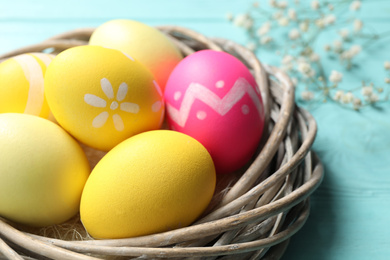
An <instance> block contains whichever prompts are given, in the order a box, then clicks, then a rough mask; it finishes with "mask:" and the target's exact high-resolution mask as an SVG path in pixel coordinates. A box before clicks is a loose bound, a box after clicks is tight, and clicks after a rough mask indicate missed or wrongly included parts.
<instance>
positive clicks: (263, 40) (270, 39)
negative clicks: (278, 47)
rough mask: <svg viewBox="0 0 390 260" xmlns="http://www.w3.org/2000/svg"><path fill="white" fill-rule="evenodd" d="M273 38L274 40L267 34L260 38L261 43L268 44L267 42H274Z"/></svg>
mask: <svg viewBox="0 0 390 260" xmlns="http://www.w3.org/2000/svg"><path fill="white" fill-rule="evenodd" d="M272 40H273V39H272V37H270V36H268V35H265V36H263V37H261V38H260V44H261V45H266V44H268V43H270V42H272Z"/></svg>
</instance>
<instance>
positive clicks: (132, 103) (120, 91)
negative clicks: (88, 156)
mask: <svg viewBox="0 0 390 260" xmlns="http://www.w3.org/2000/svg"><path fill="white" fill-rule="evenodd" d="M45 88H46V97H47V101H48V103H49V106H50V109H51V110H52V113H53V115H54V116H55V118H56V119H57V121H58V123H59V124H60V125H61V126H62V127H63V128H64V129H65V130H66V131H68V132H69V133H70V134H71V135H73V136H74V137H75V138H76V139H78V140H79V141H80V142H82V143H84V144H86V145H88V146H90V147H92V148H95V149H98V150H102V151H108V150H110V149H111V148H113V147H114V146H115V145H117V144H119V143H120V142H122V141H123V140H125V139H127V138H129V137H130V136H133V135H135V134H138V133H141V132H143V131H148V130H154V129H159V128H160V126H161V124H162V121H163V117H164V100H163V94H162V92H161V89H160V87H159V86H158V84H157V82H156V81H155V80H154V78H153V75H152V74H151V73H150V71H149V70H148V69H147V68H146V67H145V66H144V65H142V64H141V63H139V62H138V61H137V60H135V59H134V58H132V57H131V56H129V55H127V54H125V53H123V52H121V51H118V50H114V49H109V48H104V47H100V46H88V45H87V46H79V47H74V48H70V49H68V50H65V51H63V52H62V53H60V54H59V55H58V56H56V57H55V59H53V61H52V63H51V64H50V66H49V67H48V69H47V71H46V76H45Z"/></svg>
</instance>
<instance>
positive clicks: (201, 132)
mask: <svg viewBox="0 0 390 260" xmlns="http://www.w3.org/2000/svg"><path fill="white" fill-rule="evenodd" d="M164 96H165V102H166V109H167V119H168V120H167V121H168V124H169V127H170V128H171V129H174V130H176V131H179V132H182V133H185V134H187V135H189V136H192V137H194V138H195V139H197V140H198V141H199V142H200V143H202V144H203V145H204V146H205V147H206V148H207V150H208V151H209V153H210V154H211V157H212V158H213V161H214V164H215V167H216V170H217V173H219V174H221V173H228V172H232V171H235V170H238V169H239V168H241V167H242V166H244V165H245V164H246V163H247V162H248V161H249V160H250V159H251V157H252V156H253V155H254V153H255V151H256V149H257V147H258V145H259V142H260V138H261V136H262V132H263V127H264V109H263V102H262V99H261V93H260V90H259V88H258V86H257V84H256V81H255V79H254V78H253V76H252V75H251V73H250V71H249V70H248V68H247V67H246V66H245V65H244V64H243V63H242V62H241V61H240V60H239V59H237V58H236V57H234V56H232V55H230V54H228V53H226V52H219V51H213V50H202V51H198V52H195V53H193V54H191V55H189V56H187V57H186V58H184V59H183V60H182V61H181V62H180V63H179V64H178V65H177V66H176V67H175V69H174V70H173V72H172V73H171V75H170V77H169V79H168V82H167V85H166V88H165V92H164Z"/></svg>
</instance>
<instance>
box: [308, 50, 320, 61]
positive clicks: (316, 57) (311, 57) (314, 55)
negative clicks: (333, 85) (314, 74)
mask: <svg viewBox="0 0 390 260" xmlns="http://www.w3.org/2000/svg"><path fill="white" fill-rule="evenodd" d="M310 60H311V61H313V62H317V61H319V60H320V55H318V54H317V53H314V52H313V53H312V54H311V55H310Z"/></svg>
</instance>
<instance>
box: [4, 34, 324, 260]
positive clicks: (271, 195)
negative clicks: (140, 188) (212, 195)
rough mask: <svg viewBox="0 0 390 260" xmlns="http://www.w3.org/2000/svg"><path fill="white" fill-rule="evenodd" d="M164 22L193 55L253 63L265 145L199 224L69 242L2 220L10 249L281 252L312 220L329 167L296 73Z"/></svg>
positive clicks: (72, 38)
mask: <svg viewBox="0 0 390 260" xmlns="http://www.w3.org/2000/svg"><path fill="white" fill-rule="evenodd" d="M157 29H159V30H160V31H161V32H163V33H165V34H166V35H167V36H168V37H169V38H170V39H171V40H172V41H173V43H174V44H175V45H176V46H177V47H178V48H179V49H180V50H181V52H182V53H183V55H185V56H186V55H189V54H191V53H193V52H194V51H197V50H201V49H213V50H218V51H226V52H228V53H231V54H233V55H234V56H236V57H238V58H239V59H240V60H241V61H243V62H244V63H245V64H246V66H247V67H248V68H249V69H250V70H251V72H252V73H253V75H254V77H255V79H256V82H257V84H258V86H259V88H260V91H261V94H262V98H263V103H264V109H265V114H266V117H265V120H266V122H265V123H266V124H265V125H266V126H269V127H268V129H265V131H264V132H265V133H264V134H263V138H262V140H261V142H260V144H259V153H258V154H257V155H256V157H255V158H254V159H253V161H251V163H250V165H249V166H248V167H247V168H245V169H244V172H243V174H242V176H241V177H240V178H239V179H238V180H236V181H235V182H233V183H232V184H231V186H229V187H228V189H227V190H228V191H227V192H226V193H225V194H223V196H222V197H221V198H219V199H218V204H216V205H215V206H214V207H213V208H212V209H210V210H209V211H208V213H207V214H206V215H204V216H203V217H202V218H201V219H199V220H198V221H197V222H196V223H194V224H192V225H191V226H188V227H184V228H180V229H176V230H172V231H168V232H164V233H159V234H153V235H148V236H142V237H136V238H126V239H108V240H92V239H91V240H83V241H66V240H60V239H55V238H48V237H43V236H39V235H35V234H32V233H27V232H25V231H22V230H18V229H17V228H15V227H14V225H12V223H9V222H8V221H6V220H3V219H0V253H2V254H3V256H5V257H6V258H8V259H24V257H25V256H26V255H29V256H32V257H37V258H41V257H42V256H44V257H48V258H52V259H101V258H106V257H108V256H125V257H129V256H131V257H139V258H171V257H175V258H190V257H204V259H215V258H217V257H221V258H238V259H245V258H248V259H279V258H280V257H281V256H282V255H283V253H284V250H285V248H286V246H287V244H288V241H289V238H290V237H291V236H292V235H294V234H295V233H296V232H297V231H298V230H299V229H300V228H301V227H302V226H303V225H304V223H305V221H306V220H307V218H308V215H309V208H310V206H309V196H310V195H311V194H312V193H313V192H314V191H315V190H316V189H317V187H318V186H319V185H320V183H321V181H322V178H323V167H322V164H321V162H320V160H319V159H318V158H317V156H316V155H315V154H314V153H313V152H312V151H311V150H310V148H311V146H312V144H313V142H314V139H315V135H316V131H317V126H316V122H315V120H314V119H313V117H312V116H311V115H310V113H308V112H307V111H306V110H304V109H302V108H300V107H297V106H296V104H295V103H294V86H293V84H292V82H291V80H290V79H289V77H288V76H287V75H286V74H285V73H283V72H282V71H281V70H279V69H278V68H276V67H272V66H266V65H263V64H261V63H260V61H259V60H258V59H257V58H256V56H255V55H254V54H253V53H252V52H250V51H249V50H248V49H246V48H244V47H242V46H241V45H239V44H237V43H235V42H233V41H229V40H226V39H216V38H208V37H205V36H203V35H201V34H199V33H197V32H194V31H192V30H189V29H187V28H182V27H177V26H160V27H157ZM93 31H94V28H83V29H77V30H73V31H69V32H66V33H63V34H59V35H56V36H54V37H52V38H50V39H48V40H46V41H44V42H41V43H39V44H35V45H30V46H27V47H23V48H20V49H17V50H15V51H12V52H9V53H6V54H3V55H1V56H0V62H1V61H3V60H4V59H6V58H9V57H12V56H15V55H18V54H22V53H27V52H43V51H46V52H47V51H49V52H51V53H54V54H55V53H59V52H61V51H63V50H65V49H67V48H70V47H74V46H79V45H85V44H88V40H89V38H90V36H91V34H92V32H93ZM22 255H23V257H22ZM0 258H1V254H0ZM27 258H28V257H27ZM28 259H31V258H28Z"/></svg>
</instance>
